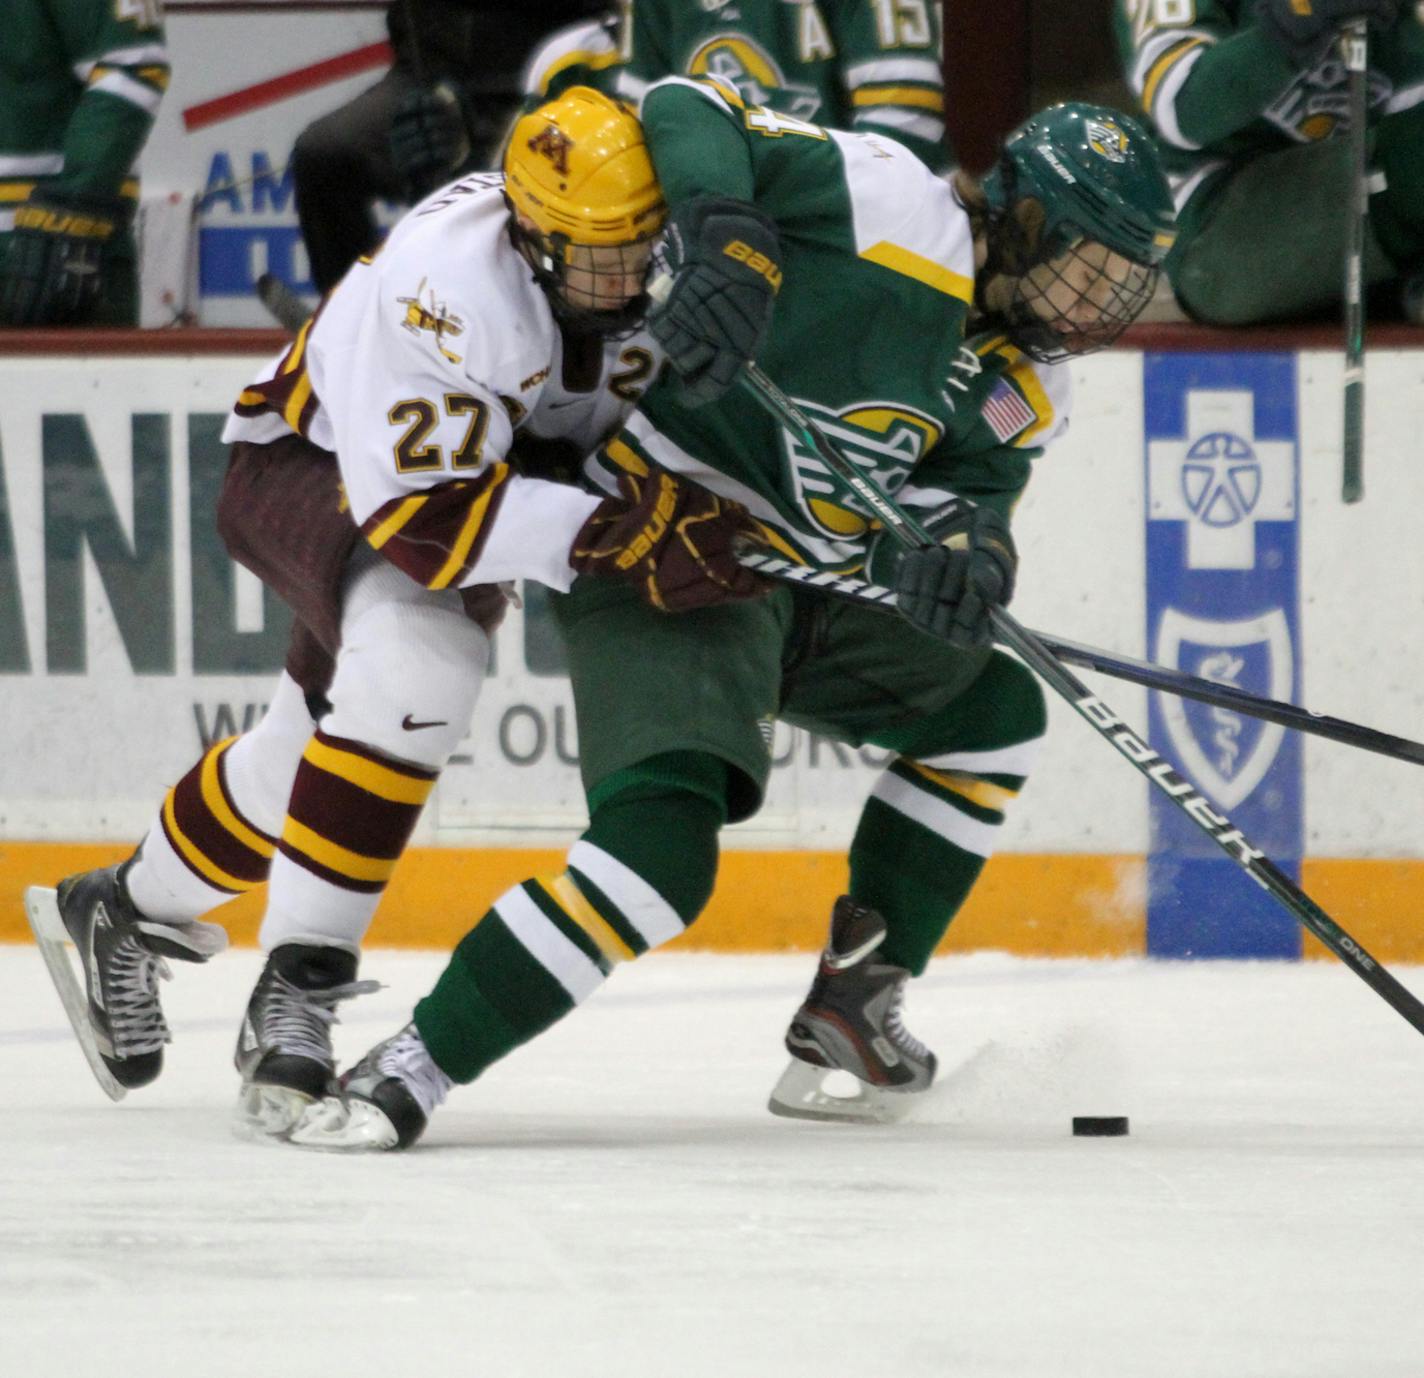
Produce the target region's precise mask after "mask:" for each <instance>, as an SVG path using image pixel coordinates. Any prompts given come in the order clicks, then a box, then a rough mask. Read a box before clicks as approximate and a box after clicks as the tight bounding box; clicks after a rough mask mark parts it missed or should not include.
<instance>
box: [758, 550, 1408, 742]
mask: <svg viewBox="0 0 1424 1378" xmlns="http://www.w3.org/2000/svg"><path fill="white" fill-rule="evenodd" d="M738 559H739V560H740V561H741V563H742V564H744V565H745V566H746V567H747V568H748V569H751V570H754V571H755V572H756V573H758V574H761V575H764V576H765V577H767V578H770V579H777V580H780V581H782V582H784V583H788V584H799V585H801V586H802V587H804V588H811V589H815V590H817V591H818V592H821V593H825V594H828V595H829V596H831V597H835V598H843V599H846V600H848V601H849V602H852V603H860V604H863V605H864V606H866V607H871V608H878V609H879V610H880V611H882V612H884V613H887V614H889V615H892V616H894V615H897V614H896V613H895V595H894V593H893V592H892V591H891V590H890V589H887V588H883V587H882V586H880V585H879V584H871V583H867V582H865V581H864V580H862V579H859V578H857V577H855V576H853V575H832V574H826V573H824V572H822V571H820V570H815V569H812V568H811V567H810V566H809V565H798V564H796V563H795V562H794V561H792V560H788V559H786V557H785V556H782V555H775V554H772V553H770V552H768V551H767V550H766V549H765V548H764V547H761V546H755V547H748V548H747V549H746V550H745V551H743V552H741V553H740V554H739V555H738ZM1027 630H1028V631H1029V632H1030V633H1031V634H1032V635H1033V636H1034V637H1036V638H1037V639H1038V640H1039V641H1040V642H1042V643H1043V646H1044V647H1045V649H1047V650H1049V651H1051V652H1052V653H1053V654H1054V655H1055V656H1057V657H1058V659H1059V660H1061V661H1063V662H1064V664H1066V665H1077V666H1079V667H1081V668H1082V669H1085V670H1096V671H1098V673H1099V674H1104V675H1111V676H1112V677H1113V678H1114V679H1120V680H1124V681H1126V682H1127V683H1129V684H1140V685H1143V686H1144V687H1146V688H1148V689H1157V690H1159V691H1161V692H1162V693H1164V694H1174V695H1176V697H1178V698H1183V699H1192V700H1194V701H1195V702H1197V703H1206V704H1210V705H1211V706H1212V707H1214V708H1227V709H1231V710H1232V711H1234V712H1237V713H1244V714H1245V715H1246V716H1247V717H1248V718H1258V719H1259V720H1260V721H1262V722H1270V723H1276V724H1278V725H1279V726H1281V727H1288V728H1291V729H1292V730H1293V731H1296V732H1306V733H1309V734H1310V735H1312V736H1315V737H1324V738H1325V739H1326V740H1327V741H1333V742H1339V743H1341V744H1342V745H1344V746H1353V747H1358V748H1359V749H1360V750H1362V751H1373V752H1375V753H1377V754H1378V755H1380V756H1388V757H1389V758H1390V759H1391V760H1396V761H1408V762H1409V763H1410V764H1411V765H1421V766H1424V742H1416V741H1411V740H1410V739H1409V738H1408V737H1396V736H1394V735H1393V734H1392V733H1389V732H1380V731H1377V730H1376V729H1375V728H1373V727H1365V726H1363V725H1361V724H1360V723H1353V722H1350V721H1349V720H1348V719H1346V718H1333V717H1331V716H1330V715H1329V714H1326V713H1312V712H1311V711H1310V709H1308V708H1302V707H1300V706H1299V705H1298V704H1294V703H1285V702H1283V701H1282V700H1280V699H1268V698H1263V697H1261V696H1260V695H1257V694H1252V693H1248V692H1247V691H1246V690H1245V689H1240V688H1238V687H1236V686H1235V685H1232V684H1218V683H1217V682H1216V681H1215V680H1210V679H1202V678H1201V677H1200V676H1198V675H1192V674H1188V673H1187V672H1186V671H1185V670H1177V669H1173V668H1172V667H1171V666H1167V665H1158V664H1156V663H1155V662H1153V661H1150V660H1138V659H1136V658H1135V657H1133V656H1125V655H1119V654H1118V653H1117V652H1115V651H1104V650H1100V649H1099V648H1098V647H1096V646H1085V645H1083V644H1082V643H1081V642H1078V641H1068V640H1066V639H1064V638H1062V637H1058V636H1054V635H1053V634H1052V633H1051V632H1042V631H1035V630H1034V629H1033V628H1028V629H1027Z"/></svg>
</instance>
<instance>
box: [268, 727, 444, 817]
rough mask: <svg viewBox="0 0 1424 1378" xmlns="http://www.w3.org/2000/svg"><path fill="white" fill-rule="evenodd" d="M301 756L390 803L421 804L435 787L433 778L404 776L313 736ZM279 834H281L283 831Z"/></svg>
mask: <svg viewBox="0 0 1424 1378" xmlns="http://www.w3.org/2000/svg"><path fill="white" fill-rule="evenodd" d="M302 756H303V758H304V759H305V760H306V761H308V762H309V763H310V764H311V765H314V766H315V767H316V768H317V769H318V770H324V771H326V773H327V774H328V775H335V776H337V777H338V778H339V779H342V780H345V781H346V782H347V783H348V784H352V785H355V786H356V787H357V788H358V789H363V790H365V791H366V793H367V794H374V795H375V796H376V797H377V798H378V799H388V800H390V802H391V803H392V804H414V805H419V804H423V803H425V801H426V800H427V799H428V798H429V797H430V791H431V790H432V789H434V788H435V781H434V780H426V779H423V778H420V777H418V776H414V775H406V774H405V773H403V772H402V771H399V770H396V769H394V768H393V767H391V766H383V765H381V764H380V763H379V762H376V761H372V760H370V759H368V758H367V757H365V756H358V755H356V753H355V752H354V751H342V750H341V749H340V748H339V747H334V746H331V745H330V744H328V743H327V742H323V741H319V740H317V738H315V737H313V738H312V739H311V741H310V742H308V743H307V749H306V750H305V751H304V752H303V753H302ZM289 821H290V820H289ZM282 835H283V836H284V837H285V836H286V833H285V832H284V833H283V834H282Z"/></svg>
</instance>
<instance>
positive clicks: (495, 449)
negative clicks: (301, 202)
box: [223, 173, 662, 589]
mask: <svg viewBox="0 0 1424 1378" xmlns="http://www.w3.org/2000/svg"><path fill="white" fill-rule="evenodd" d="M502 185H503V179H502V178H501V177H500V176H498V175H497V174H491V173H480V174H477V175H475V176H472V177H466V178H463V179H462V180H460V181H458V182H454V183H452V184H451V185H449V186H447V187H444V188H442V189H441V190H439V191H437V192H435V193H433V194H432V195H431V196H429V197H428V198H427V199H426V200H425V201H423V202H421V203H420V204H419V205H417V206H415V207H414V208H413V209H412V210H411V211H410V213H409V214H408V215H406V216H405V218H404V219H402V220H401V221H400V223H399V224H398V225H396V226H395V228H394V229H393V230H392V231H391V233H390V235H389V237H388V238H387V240H386V242H385V244H384V245H383V246H382V247H381V249H380V250H379V251H378V252H377V253H376V254H375V255H374V256H373V257H372V258H370V259H365V260H362V261H361V262H360V263H358V264H356V265H355V266H354V267H353V268H352V269H351V270H350V272H348V273H347V275H346V276H345V277H344V278H343V279H342V281H341V282H340V284H339V285H338V286H337V287H336V288H335V289H334V290H333V291H332V293H331V294H330V295H329V296H328V297H327V299H326V300H325V302H324V303H323V304H322V306H321V308H320V309H319V310H318V312H317V313H316V315H315V316H314V317H313V318H312V320H311V321H309V322H308V323H307V325H306V326H305V327H304V328H303V330H302V331H301V333H300V334H299V335H298V336H297V338H296V340H295V341H293V343H292V345H291V347H290V348H289V349H288V350H286V351H285V352H284V353H283V354H282V355H281V356H280V357H279V358H277V359H274V360H273V361H272V362H271V363H270V364H269V365H268V366H267V367H266V368H265V369H264V370H263V372H262V373H261V375H260V376H259V377H258V378H257V379H256V380H254V382H253V383H252V384H250V385H249V386H248V387H247V388H246V389H245V390H244V391H243V393H242V394H241V396H240V397H239V398H238V402H237V405H236V407H235V409H234V414H233V416H232V417H231V418H229V420H228V424H227V427H226V429H225V430H224V432H223V439H224V440H225V441H228V442H232V441H235V440H246V441H252V442H257V443H261V442H265V441H270V440H273V439H276V438H277V437H278V436H281V435H286V434H289V433H291V432H293V431H295V432H297V433H299V434H301V435H303V436H305V437H306V438H307V439H309V440H310V441H312V442H313V443H314V444H316V445H319V446H321V447H322V448H323V449H327V450H331V451H333V452H334V453H335V455H336V458H337V462H338V464H339V466H340V469H341V478H342V483H343V485H344V487H345V492H346V497H347V500H348V502H349V503H350V506H351V515H352V517H353V519H354V520H355V521H356V523H357V524H358V525H359V526H360V527H361V529H362V531H363V532H364V534H365V536H366V538H367V540H369V541H370V543H371V544H372V545H373V546H374V547H376V548H377V549H378V550H380V551H381V552H382V553H383V554H384V555H386V556H387V557H388V558H389V559H390V560H391V561H392V562H393V563H395V564H396V565H397V566H399V567H400V568H401V569H403V570H405V572H406V573H407V574H409V575H410V576H411V577H412V578H414V579H417V580H418V581H419V582H420V583H422V584H426V585H428V586H429V587H431V588H454V587H460V586H463V585H468V584H476V583H497V582H500V581H503V580H507V579H534V580H537V581H538V582H540V583H543V584H547V585H549V586H550V587H552V588H556V589H566V588H568V586H569V585H570V583H572V581H573V577H574V571H573V569H572V568H571V567H570V565H569V562H568V552H569V548H570V546H571V544H572V542H573V538H574V536H575V534H576V533H577V532H578V529H579V528H580V527H581V526H582V525H583V523H584V521H585V520H586V519H587V518H588V516H589V515H590V513H591V512H592V511H593V509H594V507H595V506H597V504H598V501H599V499H598V498H596V497H592V496H590V495H589V494H587V493H586V492H583V491H581V490H580V489H578V488H575V487H571V486H568V485H565V484H561V483H554V482H550V481H547V480H543V479H539V478H532V477H526V476H524V475H521V474H518V473H516V472H515V471H514V469H513V467H512V466H511V464H510V462H509V457H510V452H511V449H512V447H513V445H514V443H515V437H516V433H523V432H526V431H527V432H528V433H529V434H531V435H533V436H537V437H539V438H540V439H546V440H548V439H560V440H566V441H568V442H571V443H572V445H574V446H575V447H576V448H577V449H578V450H579V451H580V452H583V453H586V452H588V451H590V450H593V449H594V448H595V447H596V446H597V445H598V444H599V443H600V442H601V441H603V440H604V439H605V438H606V437H607V436H608V435H609V434H610V433H611V432H613V431H615V430H616V429H617V427H618V425H619V423H620V422H621V421H622V420H623V418H624V417H625V416H626V415H627V413H628V412H629V411H631V410H632V408H633V405H634V404H635V403H636V401H637V399H638V398H639V397H640V396H641V394H642V391H643V389H644V388H645V387H646V386H647V384H648V383H650V382H651V381H652V379H653V377H654V376H655V373H656V371H657V368H658V366H659V364H660V363H661V359H662V355H661V352H660V351H659V350H658V347H657V346H656V344H654V342H653V341H652V338H651V337H650V336H649V335H647V334H646V333H645V332H642V331H640V332H638V333H637V334H635V335H633V336H630V337H627V338H624V339H619V340H610V341H605V342H604V343H603V347H602V360H601V366H600V367H599V369H598V373H597V377H596V379H595V378H594V376H593V373H594V370H593V369H591V368H590V369H588V370H587V373H588V375H589V376H588V377H587V378H586V379H585V380H581V381H580V385H579V386H580V389H581V390H577V391H575V390H572V389H571V387H570V386H569V383H568V380H567V379H566V377H565V367H564V364H565V361H564V342H563V337H562V334H561V332H560V330H559V328H558V326H557V325H556V323H555V321H554V317H553V314H552V313H551V311H550V309H549V304H548V301H547V300H546V298H545V296H544V292H543V290H542V289H541V288H540V287H539V286H538V284H537V283H536V282H535V281H534V279H533V276H532V274H531V272H530V269H529V266H528V264H527V263H526V262H525V261H524V259H523V258H522V257H521V256H520V254H519V252H518V251H517V250H516V249H515V247H514V245H513V244H512V243H511V241H510V238H509V234H508V214H509V213H508V210H507V208H506V205H505V202H504V197H503V193H502Z"/></svg>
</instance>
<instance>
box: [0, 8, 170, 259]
mask: <svg viewBox="0 0 1424 1378" xmlns="http://www.w3.org/2000/svg"><path fill="white" fill-rule="evenodd" d="M167 86H168V51H167V48H166V46H165V44H164V36H163V9H162V5H161V3H160V0H5V36H4V41H3V42H0V262H3V255H4V253H5V241H6V239H7V238H8V236H9V232H10V231H11V230H12V229H13V227H14V221H15V208H16V206H18V205H19V204H20V203H21V202H22V201H24V200H25V199H26V198H27V197H28V196H29V195H30V193H31V192H32V191H33V190H34V189H35V188H36V187H40V188H44V187H47V186H52V187H54V188H56V189H58V190H62V191H67V192H79V193H85V194H89V195H97V196H121V197H123V198H124V199H125V200H127V201H128V202H130V203H131V204H133V203H136V202H137V199H138V182H137V180H136V179H135V178H134V177H133V176H132V175H131V174H132V171H133V166H134V163H135V161H136V160H137V158H138V154H139V150H140V149H141V148H142V147H143V144H144V140H145V139H147V138H148V133H149V130H150V129H151V128H152V126H153V118H154V114H155V113H156V111H157V110H158V103H159V101H160V100H161V99H162V96H163V92H164V90H165V89H166V88H167ZM118 239H119V240H120V242H118V243H115V244H114V246H113V249H112V253H113V255H114V256H116V257H119V258H125V257H126V258H129V259H131V258H132V254H133V249H132V242H131V240H129V239H128V237H127V236H120V237H118Z"/></svg>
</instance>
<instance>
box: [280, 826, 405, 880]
mask: <svg viewBox="0 0 1424 1378" xmlns="http://www.w3.org/2000/svg"><path fill="white" fill-rule="evenodd" d="M282 841H283V842H285V843H286V844H287V846H289V847H291V848H292V849H293V850H295V851H298V852H301V854H302V855H303V856H309V857H310V858H311V859H312V860H313V861H315V862H318V863H319V864H320V865H322V866H325V867H326V869H327V870H328V871H335V872H336V873H337V874H338V875H342V876H346V877H347V878H348V879H350V880H363V881H375V882H383V881H387V880H389V879H390V878H391V872H392V871H394V870H395V869H396V863H395V861H394V860H386V859H385V858H383V857H374V856H362V855H361V853H360V852H353V851H352V850H351V849H350V848H349V847H342V846H340V845H339V844H337V843H335V842H332V841H331V840H330V839H329V838H325V837H323V836H322V835H321V834H320V833H318V832H313V831H312V830H311V829H310V828H308V827H307V826H306V824H304V823H298V822H297V820H296V819H295V818H291V817H288V819H287V821H286V823H285V824H283V826H282Z"/></svg>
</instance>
